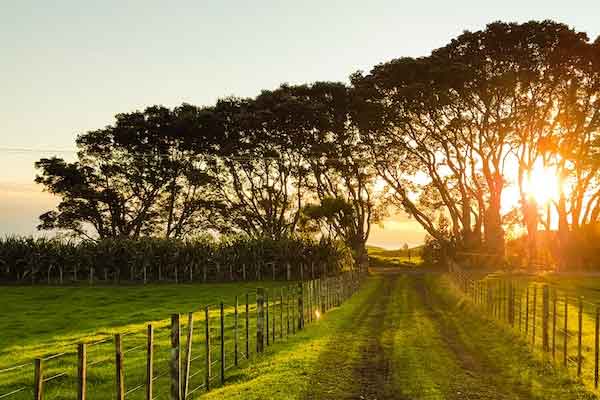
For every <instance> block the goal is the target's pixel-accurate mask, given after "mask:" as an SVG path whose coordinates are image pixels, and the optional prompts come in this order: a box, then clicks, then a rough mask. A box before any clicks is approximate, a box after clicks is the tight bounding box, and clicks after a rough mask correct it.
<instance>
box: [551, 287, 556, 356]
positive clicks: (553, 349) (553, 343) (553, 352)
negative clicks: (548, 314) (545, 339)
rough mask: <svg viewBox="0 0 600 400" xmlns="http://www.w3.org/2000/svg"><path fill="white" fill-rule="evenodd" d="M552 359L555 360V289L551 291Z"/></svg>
mask: <svg viewBox="0 0 600 400" xmlns="http://www.w3.org/2000/svg"><path fill="white" fill-rule="evenodd" d="M552 360H556V289H555V290H553V291H552Z"/></svg>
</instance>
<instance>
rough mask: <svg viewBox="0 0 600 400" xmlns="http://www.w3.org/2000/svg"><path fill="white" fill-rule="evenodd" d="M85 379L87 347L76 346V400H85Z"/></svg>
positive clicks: (81, 344) (83, 344) (83, 345)
mask: <svg viewBox="0 0 600 400" xmlns="http://www.w3.org/2000/svg"><path fill="white" fill-rule="evenodd" d="M86 379H87V345H86V344H85V343H79V345H78V346H77V400H85V395H86Z"/></svg>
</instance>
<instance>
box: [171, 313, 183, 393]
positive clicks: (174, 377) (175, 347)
mask: <svg viewBox="0 0 600 400" xmlns="http://www.w3.org/2000/svg"><path fill="white" fill-rule="evenodd" d="M180 328H181V326H180V321H179V314H172V315H171V360H170V370H171V400H181V354H180V352H181V349H180V343H179V334H180Z"/></svg>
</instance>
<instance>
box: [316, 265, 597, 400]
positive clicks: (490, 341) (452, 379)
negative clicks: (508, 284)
mask: <svg viewBox="0 0 600 400" xmlns="http://www.w3.org/2000/svg"><path fill="white" fill-rule="evenodd" d="M374 273H375V276H373V277H372V278H371V279H375V280H376V281H377V285H378V287H377V290H375V291H373V293H372V295H371V296H369V298H368V299H367V300H366V301H365V302H364V304H363V305H362V306H361V307H359V308H358V309H357V311H356V313H355V315H354V316H353V324H352V325H351V326H349V327H348V328H346V329H344V330H341V331H340V332H338V333H337V334H336V335H335V338H334V339H332V340H331V341H330V343H329V345H328V347H327V349H326V351H324V352H323V353H322V354H321V356H320V358H319V368H317V370H316V371H315V373H314V375H313V376H311V377H310V379H311V382H312V384H311V387H310V390H309V391H308V392H307V393H306V394H305V396H304V397H305V398H306V399H364V400H376V399H538V398H539V399H548V398H555V399H580V398H594V397H589V395H588V394H582V393H580V392H579V391H577V390H575V391H574V389H573V385H572V384H571V383H569V384H568V385H566V384H565V378H564V377H559V376H557V375H556V373H555V372H554V371H552V370H550V369H548V368H543V366H540V368H538V366H537V365H536V363H535V361H534V360H533V359H532V358H531V356H530V355H529V354H528V353H527V348H526V345H519V344H515V343H512V342H513V341H514V338H513V337H512V336H511V335H510V334H509V333H508V332H503V333H502V332H501V333H499V334H498V336H495V335H494V330H496V331H497V330H498V328H497V327H495V326H494V325H492V324H491V323H490V322H488V321H485V320H483V319H481V318H480V317H479V316H478V315H477V314H476V313H473V312H472V310H470V309H467V308H468V307H466V306H465V304H463V303H461V302H460V301H459V299H458V298H457V297H455V296H452V295H451V294H452V293H451V289H450V288H449V287H447V286H444V284H443V283H442V282H443V279H442V278H441V276H440V275H439V274H433V273H418V272H414V271H413V272H408V271H404V272H401V271H398V270H393V269H385V270H379V271H374ZM523 346H525V347H523ZM521 365H525V366H526V367H525V368H523V367H522V366H521ZM561 379H562V380H561ZM557 382H560V383H557Z"/></svg>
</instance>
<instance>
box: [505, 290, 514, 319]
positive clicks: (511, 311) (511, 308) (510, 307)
mask: <svg viewBox="0 0 600 400" xmlns="http://www.w3.org/2000/svg"><path fill="white" fill-rule="evenodd" d="M513 290H514V288H513V282H512V281H510V282H508V298H507V299H506V301H507V304H508V323H509V324H510V326H513V327H514V326H515V303H514V297H513V294H514V292H513Z"/></svg>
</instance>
